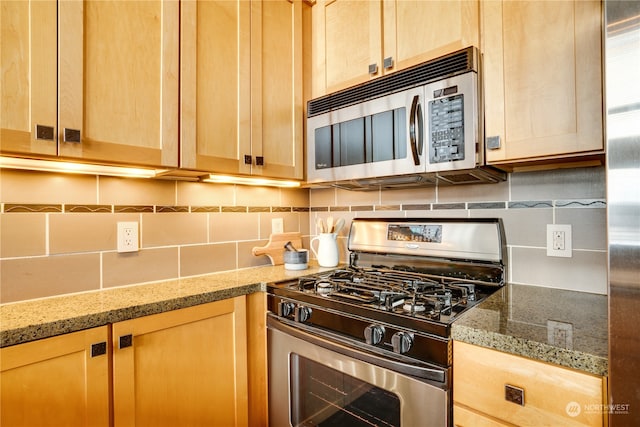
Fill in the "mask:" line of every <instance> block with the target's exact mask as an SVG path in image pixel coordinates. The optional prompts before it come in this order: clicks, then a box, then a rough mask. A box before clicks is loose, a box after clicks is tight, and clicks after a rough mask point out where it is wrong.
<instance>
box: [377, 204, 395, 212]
mask: <svg viewBox="0 0 640 427" xmlns="http://www.w3.org/2000/svg"><path fill="white" fill-rule="evenodd" d="M374 208H375V210H376V211H399V210H401V209H400V205H381V206H374Z"/></svg>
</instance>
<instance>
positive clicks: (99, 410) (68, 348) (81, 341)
mask: <svg viewBox="0 0 640 427" xmlns="http://www.w3.org/2000/svg"><path fill="white" fill-rule="evenodd" d="M93 344H97V346H96V348H95V350H94V352H93V353H94V355H93V356H92V346H93ZM110 353H111V351H110V338H109V328H108V326H103V327H100V328H94V329H88V330H85V331H80V332H74V333H70V334H66V335H60V336H57V337H53V338H47V339H43V340H39V341H34V342H30V343H26V344H20V345H16V346H12V347H6V348H2V349H0V366H1V374H0V375H1V376H0V384H1V390H2V391H1V394H0V397H1V406H2V411H0V425H2V426H6V427H9V426H25V427H32V426H42V427H45V426H52V427H53V426H55V427H58V426H105V427H106V426H109V425H110V423H109V406H110V405H109V403H110V389H109V387H110V377H109V365H110Z"/></svg>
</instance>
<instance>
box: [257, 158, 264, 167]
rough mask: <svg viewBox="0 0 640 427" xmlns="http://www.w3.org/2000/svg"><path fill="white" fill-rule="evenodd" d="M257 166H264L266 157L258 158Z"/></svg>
mask: <svg viewBox="0 0 640 427" xmlns="http://www.w3.org/2000/svg"><path fill="white" fill-rule="evenodd" d="M256 166H264V157H262V156H256Z"/></svg>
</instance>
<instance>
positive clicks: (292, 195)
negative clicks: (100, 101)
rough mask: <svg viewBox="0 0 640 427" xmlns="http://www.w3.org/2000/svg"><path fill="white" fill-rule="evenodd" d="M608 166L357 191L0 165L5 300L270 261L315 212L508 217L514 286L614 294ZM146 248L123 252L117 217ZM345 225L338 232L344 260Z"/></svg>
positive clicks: (0, 281)
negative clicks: (550, 242) (275, 237)
mask: <svg viewBox="0 0 640 427" xmlns="http://www.w3.org/2000/svg"><path fill="white" fill-rule="evenodd" d="M604 181H605V176H604V168H579V169H559V170H554V171H543V172H527V173H517V174H510V176H509V180H508V181H507V182H503V183H499V184H487V185H469V186H438V187H426V188H418V189H405V190H392V191H391V190H390V191H373V192H354V191H346V190H338V189H333V188H326V189H312V190H304V189H296V190H289V189H274V188H259V187H245V186H233V185H213V184H202V183H193V182H180V181H178V182H174V181H162V180H144V179H124V178H112V177H97V176H82V175H64V174H50V173H40V172H29V171H12V170H1V171H0V202H1V203H2V212H1V213H0V236H1V238H0V302H2V303H7V302H12V301H19V300H24V299H32V298H40V297H46V296H51V295H58V294H64V293H72V292H83V291H91V290H97V289H105V288H111V287H115V286H126V285H129V284H135V283H143V282H153V281H159V280H168V279H175V278H179V277H187V276H192V275H200V274H206V273H211V272H215V271H223V270H231V269H235V268H247V267H253V266H258V265H265V264H269V259H268V258H267V257H266V256H261V257H254V256H253V255H251V249H252V248H253V247H254V246H263V245H265V244H266V243H267V240H268V238H269V234H270V232H271V219H272V218H278V217H281V218H283V219H284V229H285V231H300V232H301V233H302V235H303V236H304V238H303V245H304V246H305V247H308V246H309V237H310V234H311V235H313V234H315V233H316V230H315V227H312V226H311V224H315V219H316V218H317V217H323V218H326V217H327V216H329V215H332V216H333V217H334V218H338V217H344V218H345V219H347V220H348V221H347V224H348V223H349V220H350V219H352V218H354V217H363V216H401V217H405V216H406V217H415V216H419V217H464V218H474V217H500V218H502V219H503V220H504V223H505V227H506V235H507V245H508V256H509V280H510V281H511V282H512V283H521V284H531V285H538V286H546V287H554V288H562V289H573V290H579V291H584V292H592V293H600V294H606V292H607V278H606V274H607V273H606V271H607V269H606V264H607V252H606V251H607V249H606V248H607V241H606V209H605V207H606V202H605V200H606V197H605V182H604ZM118 221H138V222H139V223H140V243H141V250H140V251H139V252H136V253H130V254H119V253H117V252H116V223H117V222H118ZM547 224H571V225H572V231H573V257H571V258H556V257H547V256H546V226H547ZM347 233H348V227H345V229H344V230H343V232H342V235H341V236H340V239H339V241H340V245H341V248H342V260H343V261H346V260H347V258H346V253H347V250H346V236H347Z"/></svg>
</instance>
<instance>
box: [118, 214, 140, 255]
mask: <svg viewBox="0 0 640 427" xmlns="http://www.w3.org/2000/svg"><path fill="white" fill-rule="evenodd" d="M138 250H139V244H138V223H137V222H135V221H130V222H118V252H137V251H138Z"/></svg>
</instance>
